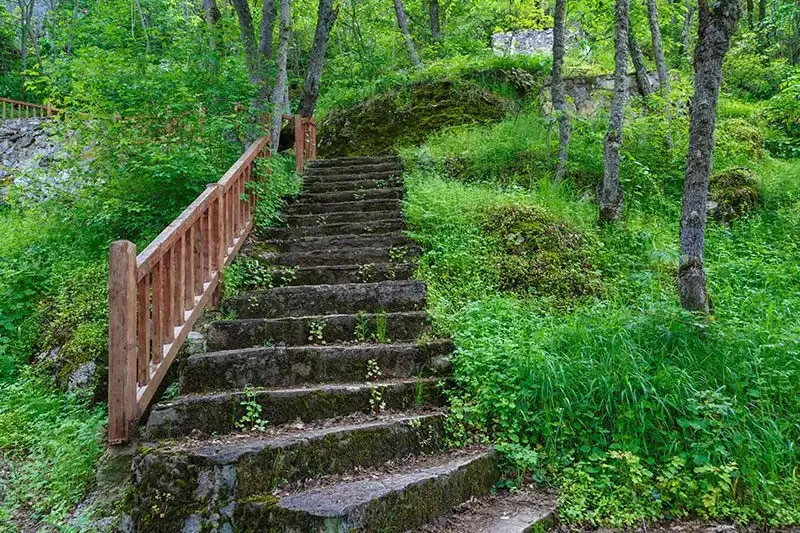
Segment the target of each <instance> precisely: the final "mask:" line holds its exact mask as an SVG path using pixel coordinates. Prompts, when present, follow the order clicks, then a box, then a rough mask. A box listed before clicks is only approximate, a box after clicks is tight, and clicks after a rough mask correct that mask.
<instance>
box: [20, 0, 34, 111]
mask: <svg viewBox="0 0 800 533" xmlns="http://www.w3.org/2000/svg"><path fill="white" fill-rule="evenodd" d="M33 6H34V0H28V1H27V2H25V0H19V11H20V13H19V16H20V19H19V22H20V28H19V31H20V35H19V56H20V66H21V67H22V75H21V76H20V80H21V83H20V88H19V92H20V95H21V96H22V98H23V100H24V99H25V71H26V70H28V39H29V36H30V26H31V20H32V19H33Z"/></svg>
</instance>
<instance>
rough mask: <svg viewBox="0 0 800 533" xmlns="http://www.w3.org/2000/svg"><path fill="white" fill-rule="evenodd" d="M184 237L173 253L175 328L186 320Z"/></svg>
mask: <svg viewBox="0 0 800 533" xmlns="http://www.w3.org/2000/svg"><path fill="white" fill-rule="evenodd" d="M184 240H185V237H183V236H182V237H181V238H180V239H178V241H177V242H176V243H175V248H173V251H174V253H175V303H174V308H175V326H177V327H181V326H183V323H184V321H185V320H186V313H185V312H184V303H183V302H184V287H185V286H186V282H185V280H184V276H185V273H186V265H185V263H186V245H185V244H184V242H183V241H184Z"/></svg>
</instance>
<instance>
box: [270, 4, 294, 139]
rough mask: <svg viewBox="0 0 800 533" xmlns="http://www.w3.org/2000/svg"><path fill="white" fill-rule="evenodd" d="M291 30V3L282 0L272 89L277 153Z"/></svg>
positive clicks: (271, 131) (273, 122) (273, 131)
mask: <svg viewBox="0 0 800 533" xmlns="http://www.w3.org/2000/svg"><path fill="white" fill-rule="evenodd" d="M291 30H292V16H291V5H290V3H289V0H281V23H280V27H279V37H278V56H277V60H278V75H277V76H276V78H275V88H274V89H273V91H272V126H271V127H270V139H271V141H272V150H273V152H276V153H277V151H278V144H279V143H280V140H281V125H282V124H283V116H282V113H283V106H284V93H285V92H286V83H287V74H286V58H287V56H288V55H289V32H290V31H291Z"/></svg>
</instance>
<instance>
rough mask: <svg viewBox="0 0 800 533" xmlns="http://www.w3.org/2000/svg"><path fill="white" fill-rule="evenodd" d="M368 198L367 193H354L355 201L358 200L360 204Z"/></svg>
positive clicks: (361, 191)
mask: <svg viewBox="0 0 800 533" xmlns="http://www.w3.org/2000/svg"><path fill="white" fill-rule="evenodd" d="M366 197H367V193H365V192H364V191H363V190H358V191H356V192H354V193H353V199H354V200H356V201H359V202H360V201H361V200H363V199H364V198H366Z"/></svg>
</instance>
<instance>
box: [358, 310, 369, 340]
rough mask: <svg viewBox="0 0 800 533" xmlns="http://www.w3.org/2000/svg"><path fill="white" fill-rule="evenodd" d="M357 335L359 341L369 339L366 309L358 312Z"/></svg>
mask: <svg viewBox="0 0 800 533" xmlns="http://www.w3.org/2000/svg"><path fill="white" fill-rule="evenodd" d="M355 337H356V340H357V341H358V342H366V341H367V340H368V339H369V322H368V320H367V312H366V311H363V310H362V311H359V312H358V313H356V329H355Z"/></svg>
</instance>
